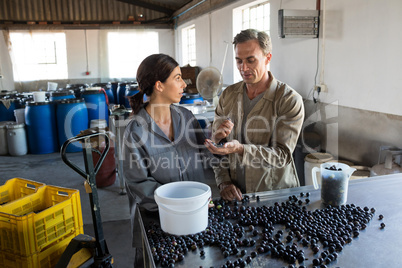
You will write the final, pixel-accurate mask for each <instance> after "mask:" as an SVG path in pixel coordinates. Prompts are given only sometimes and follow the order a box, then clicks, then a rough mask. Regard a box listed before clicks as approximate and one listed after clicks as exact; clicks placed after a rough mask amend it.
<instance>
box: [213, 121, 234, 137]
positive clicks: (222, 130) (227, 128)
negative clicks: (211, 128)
mask: <svg viewBox="0 0 402 268" xmlns="http://www.w3.org/2000/svg"><path fill="white" fill-rule="evenodd" d="M233 127H234V124H233V122H232V121H231V120H230V119H229V118H228V119H226V120H225V121H223V122H222V124H221V125H220V126H219V127H218V129H217V130H216V131H215V133H214V134H213V135H212V138H211V140H213V141H214V142H215V143H219V142H220V141H221V140H222V139H224V138H226V137H227V136H229V134H230V133H231V132H232V129H233Z"/></svg>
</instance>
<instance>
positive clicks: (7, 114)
mask: <svg viewBox="0 0 402 268" xmlns="http://www.w3.org/2000/svg"><path fill="white" fill-rule="evenodd" d="M17 106H18V101H17V100H15V99H0V121H15V116H14V110H15V109H17V108H18V107H17Z"/></svg>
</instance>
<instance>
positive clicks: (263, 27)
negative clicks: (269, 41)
mask: <svg viewBox="0 0 402 268" xmlns="http://www.w3.org/2000/svg"><path fill="white" fill-rule="evenodd" d="M269 24H270V23H269V2H264V3H261V4H257V5H254V6H251V7H247V8H244V9H243V10H242V30H244V29H249V28H252V29H257V30H259V31H264V32H266V33H267V34H269Z"/></svg>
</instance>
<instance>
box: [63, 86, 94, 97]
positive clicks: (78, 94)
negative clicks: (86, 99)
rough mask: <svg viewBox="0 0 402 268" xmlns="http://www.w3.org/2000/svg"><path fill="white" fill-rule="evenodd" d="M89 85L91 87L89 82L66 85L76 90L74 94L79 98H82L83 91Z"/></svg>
mask: <svg viewBox="0 0 402 268" xmlns="http://www.w3.org/2000/svg"><path fill="white" fill-rule="evenodd" d="M88 87H89V85H88V84H67V85H66V88H67V89H70V90H73V91H74V96H75V97H76V98H77V99H80V98H81V91H83V90H85V89H86V88H88Z"/></svg>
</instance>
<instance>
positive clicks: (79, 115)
mask: <svg viewBox="0 0 402 268" xmlns="http://www.w3.org/2000/svg"><path fill="white" fill-rule="evenodd" d="M56 106H57V107H56V118H57V136H58V141H59V144H60V145H62V144H63V143H64V142H65V141H66V140H67V139H69V138H72V137H75V136H77V135H78V134H80V131H82V130H85V129H87V128H88V110H87V106H86V105H85V101H84V99H65V100H60V101H58V102H57V105H56ZM80 151H82V145H81V144H80V143H79V142H74V143H71V144H70V145H69V146H68V147H67V149H66V152H67V153H72V152H80Z"/></svg>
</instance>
